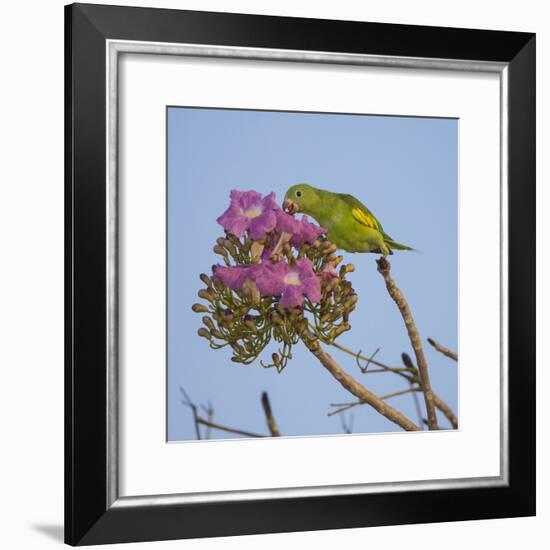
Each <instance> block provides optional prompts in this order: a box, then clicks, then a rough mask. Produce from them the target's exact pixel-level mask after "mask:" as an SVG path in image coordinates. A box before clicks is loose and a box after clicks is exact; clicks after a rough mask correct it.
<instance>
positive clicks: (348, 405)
mask: <svg viewBox="0 0 550 550" xmlns="http://www.w3.org/2000/svg"><path fill="white" fill-rule="evenodd" d="M419 391H422V390H421V389H420V388H407V389H404V390H400V391H395V392H393V393H388V394H386V395H382V396H380V399H383V400H386V399H391V398H392V397H397V396H399V395H406V394H407V393H414V392H419ZM357 405H365V401H354V402H353V403H331V404H330V406H331V407H340V408H338V409H336V410H335V411H331V412H329V413H328V415H327V416H334V415H335V414H338V413H341V412H344V411H347V410H348V409H351V408H353V407H356V406H357Z"/></svg>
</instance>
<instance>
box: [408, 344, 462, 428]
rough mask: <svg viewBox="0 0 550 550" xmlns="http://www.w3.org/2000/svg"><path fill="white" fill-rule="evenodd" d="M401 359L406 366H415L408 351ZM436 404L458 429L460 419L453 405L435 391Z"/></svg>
mask: <svg viewBox="0 0 550 550" xmlns="http://www.w3.org/2000/svg"><path fill="white" fill-rule="evenodd" d="M401 359H402V360H403V364H404V365H405V366H406V367H414V364H413V362H412V359H411V358H410V356H409V355H408V354H407V353H402V354H401ZM434 404H435V406H436V407H437V408H438V409H439V410H440V411H441V412H442V413H443V414H444V415H445V416H446V417H447V420H448V421H449V422H450V423H451V426H452V427H453V428H454V429H455V430H456V429H457V428H458V420H457V418H456V416H455V414H454V413H453V411H452V409H451V407H449V405H447V403H445V401H443V399H441V398H440V397H438V396H437V395H436V394H435V393H434Z"/></svg>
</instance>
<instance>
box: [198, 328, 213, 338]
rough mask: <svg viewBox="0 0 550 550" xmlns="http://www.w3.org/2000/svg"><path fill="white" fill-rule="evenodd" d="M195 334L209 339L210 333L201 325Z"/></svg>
mask: <svg viewBox="0 0 550 550" xmlns="http://www.w3.org/2000/svg"><path fill="white" fill-rule="evenodd" d="M197 334H198V335H199V336H200V337H201V338H206V339H207V340H210V338H211V336H210V333H209V332H208V330H206V329H205V328H204V327H201V328H200V329H199V330H197Z"/></svg>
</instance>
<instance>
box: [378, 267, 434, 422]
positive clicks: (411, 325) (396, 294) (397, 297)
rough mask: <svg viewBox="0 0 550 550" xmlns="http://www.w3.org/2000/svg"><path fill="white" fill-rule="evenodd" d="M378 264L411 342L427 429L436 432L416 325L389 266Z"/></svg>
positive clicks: (431, 394) (427, 375)
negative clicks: (418, 375) (424, 408)
mask: <svg viewBox="0 0 550 550" xmlns="http://www.w3.org/2000/svg"><path fill="white" fill-rule="evenodd" d="M376 263H377V264H378V272H379V273H380V275H382V277H383V278H384V282H385V283H386V288H387V290H388V294H389V295H390V296H391V298H392V300H393V301H394V302H395V304H396V305H397V307H398V309H399V311H400V313H401V316H402V317H403V321H405V326H406V327H407V333H408V335H409V339H410V341H411V345H412V348H413V350H414V354H415V356H416V363H417V365H418V371H419V374H420V382H421V384H422V390H423V392H424V401H425V402H426V411H427V413H428V427H429V428H430V430H437V429H438V427H437V416H436V414H435V404H434V395H433V392H432V387H431V385H430V376H429V374H428V364H427V362H426V357H425V356H424V349H423V348H422V341H421V339H420V334H419V333H418V329H417V328H416V323H415V322H414V319H413V316H412V313H411V309H410V307H409V304H408V302H407V300H406V299H405V296H404V295H403V293H402V292H401V290H399V288H398V287H397V285H396V284H395V281H394V280H393V278H392V276H391V275H390V271H391V264H390V262H388V260H386V258H384V257H382V258H380V259H379V260H377V261H376Z"/></svg>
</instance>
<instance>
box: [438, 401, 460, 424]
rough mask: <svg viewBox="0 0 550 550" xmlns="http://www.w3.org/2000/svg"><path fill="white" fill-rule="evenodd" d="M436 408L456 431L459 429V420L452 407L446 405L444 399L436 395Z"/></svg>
mask: <svg viewBox="0 0 550 550" xmlns="http://www.w3.org/2000/svg"><path fill="white" fill-rule="evenodd" d="M434 403H435V406H436V407H437V408H438V409H439V410H440V411H441V412H442V413H443V414H444V415H445V416H446V417H447V420H448V421H449V422H450V423H451V426H452V427H453V428H454V429H455V430H456V429H457V428H458V419H457V417H456V416H455V414H454V413H453V411H452V409H451V407H449V405H447V403H445V401H443V400H442V399H440V398H439V397H437V395H434Z"/></svg>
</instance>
